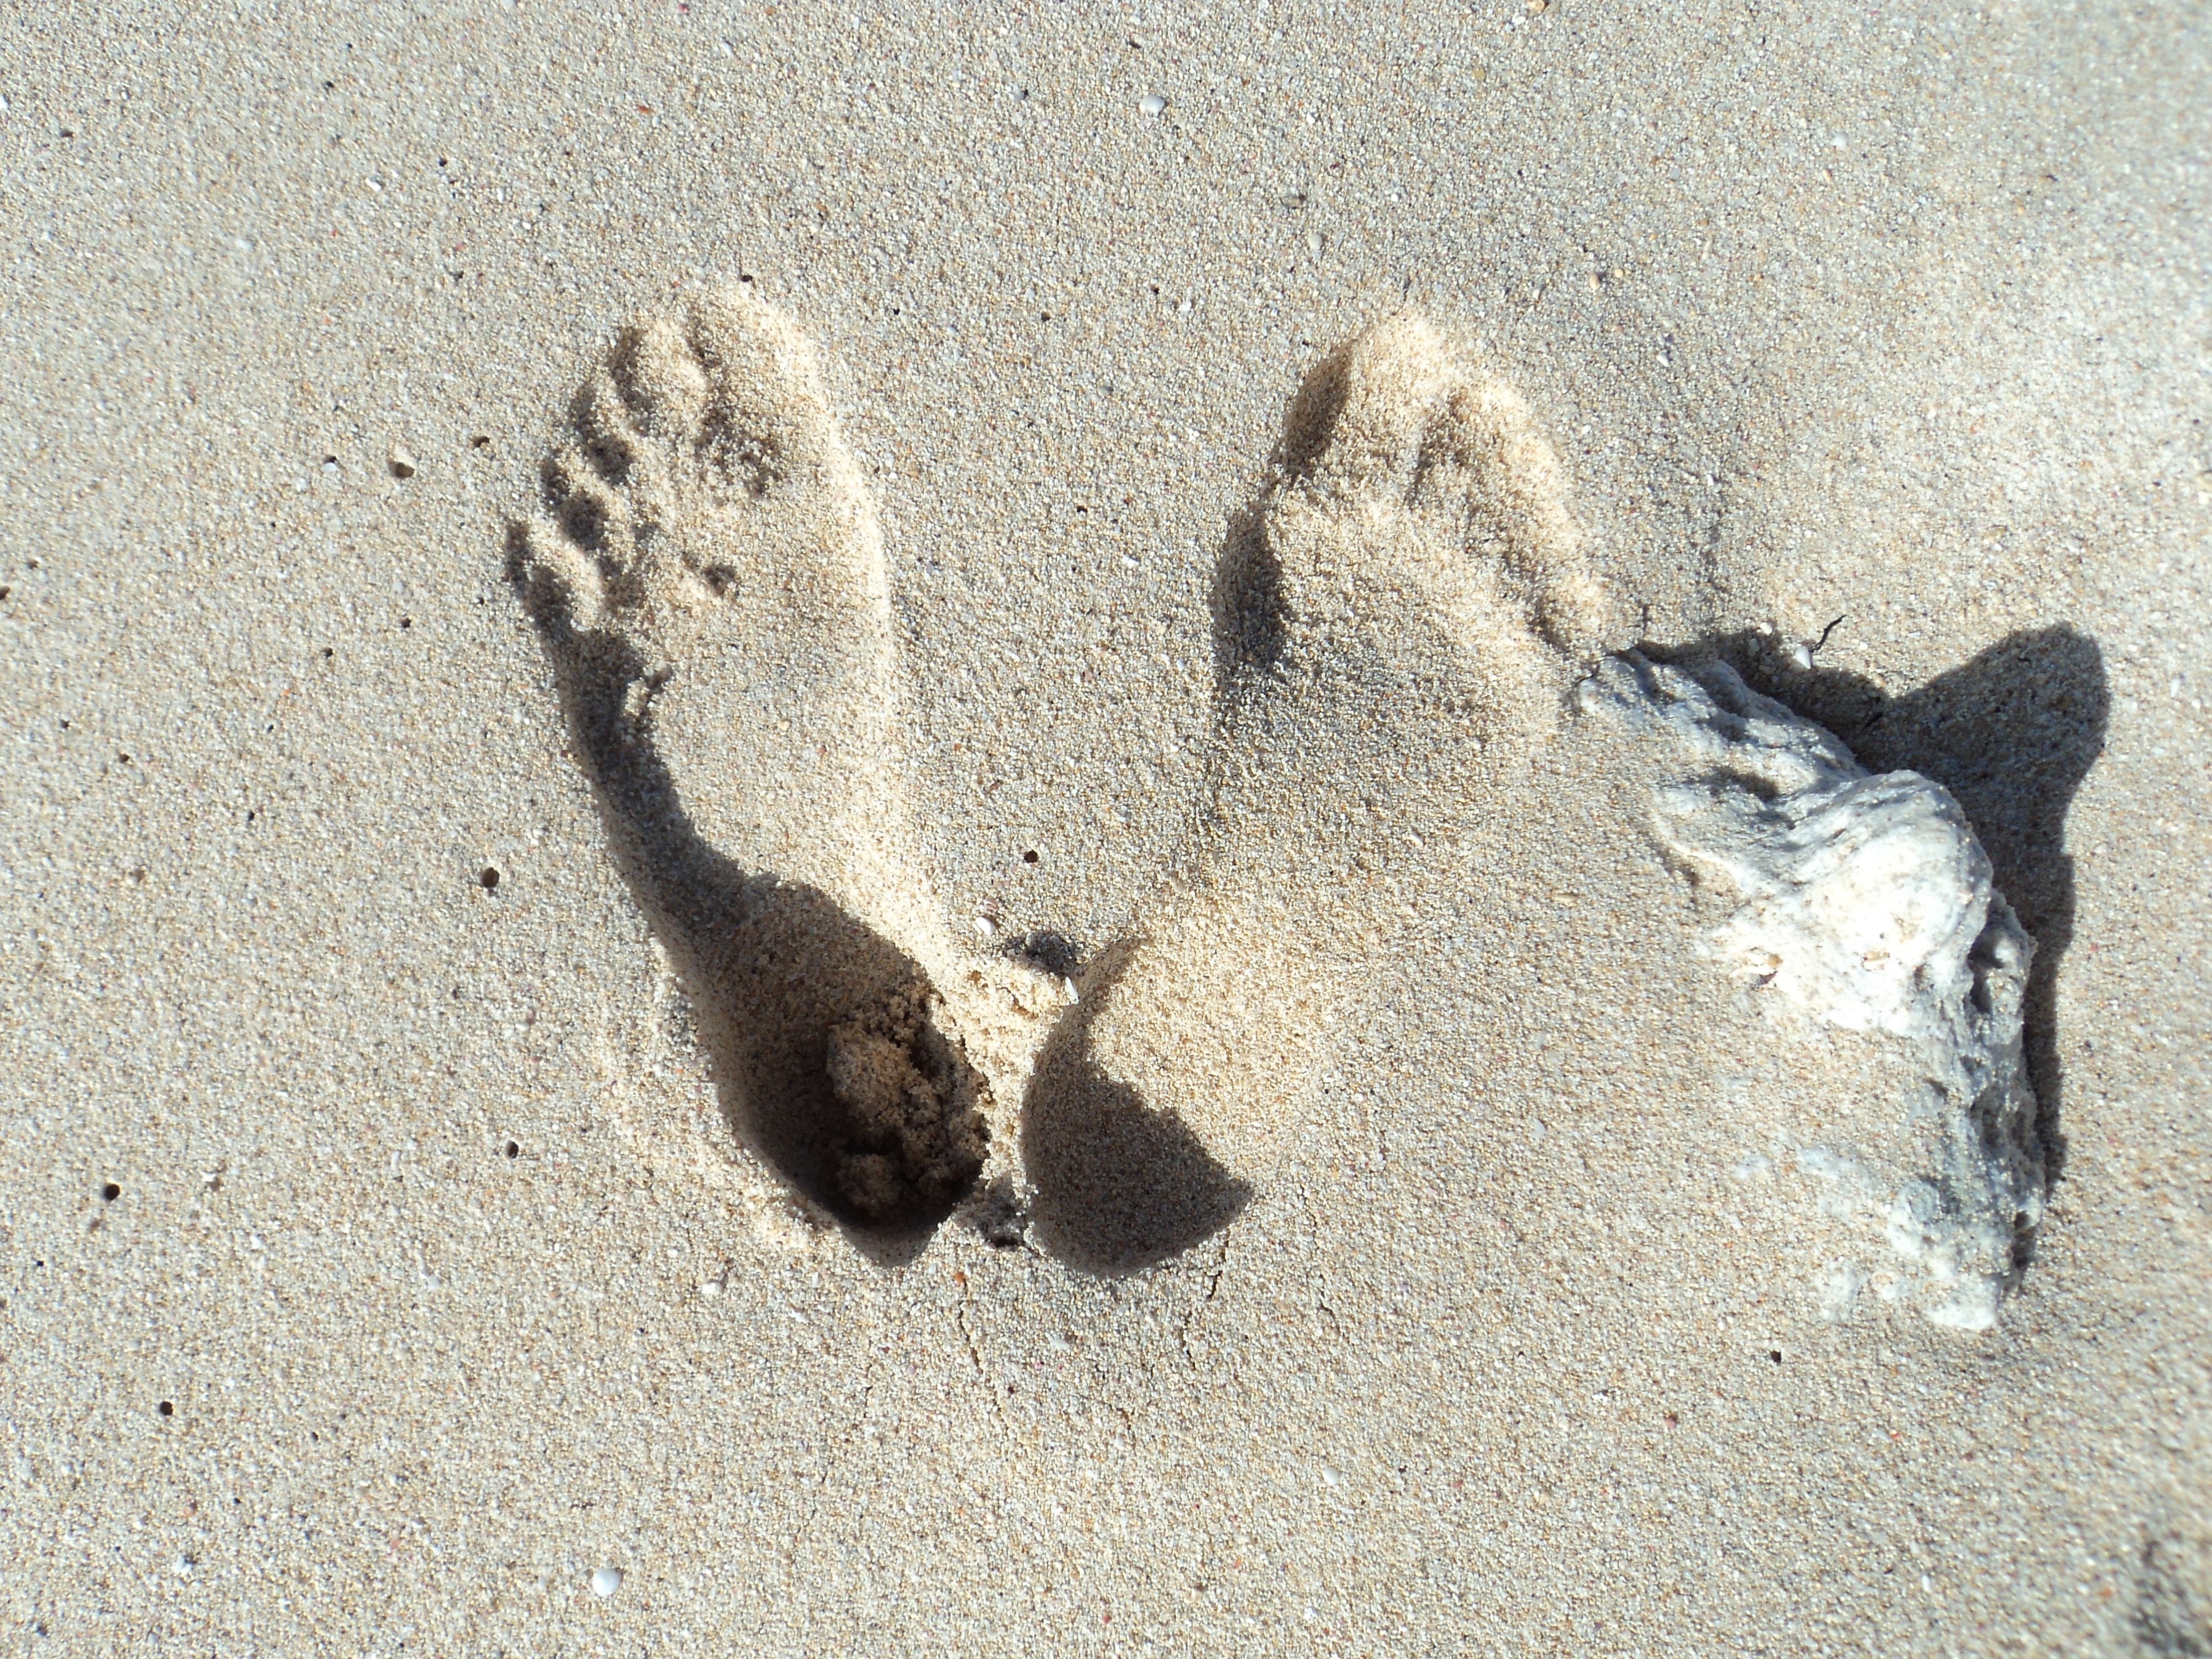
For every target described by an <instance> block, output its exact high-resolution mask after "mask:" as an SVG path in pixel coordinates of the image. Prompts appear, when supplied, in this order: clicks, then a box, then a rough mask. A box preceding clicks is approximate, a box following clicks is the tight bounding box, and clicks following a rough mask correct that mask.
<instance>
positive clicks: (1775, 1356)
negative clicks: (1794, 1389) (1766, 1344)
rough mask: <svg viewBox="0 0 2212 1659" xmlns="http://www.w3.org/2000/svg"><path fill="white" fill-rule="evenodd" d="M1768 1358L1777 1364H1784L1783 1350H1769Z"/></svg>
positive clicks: (1767, 1352)
mask: <svg viewBox="0 0 2212 1659" xmlns="http://www.w3.org/2000/svg"><path fill="white" fill-rule="evenodd" d="M1766 1357H1767V1358H1769V1359H1771V1360H1772V1361H1773V1362H1774V1363H1775V1364H1778V1365H1779V1364H1781V1363H1782V1350H1781V1349H1779V1348H1769V1349H1768V1350H1767V1351H1766Z"/></svg>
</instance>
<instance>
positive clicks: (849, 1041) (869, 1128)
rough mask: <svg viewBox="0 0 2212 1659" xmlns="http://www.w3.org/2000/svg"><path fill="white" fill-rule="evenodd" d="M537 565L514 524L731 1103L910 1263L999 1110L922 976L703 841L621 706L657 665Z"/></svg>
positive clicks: (786, 1158) (616, 835) (525, 571)
mask: <svg viewBox="0 0 2212 1659" xmlns="http://www.w3.org/2000/svg"><path fill="white" fill-rule="evenodd" d="M529 570H530V567H529V562H528V559H527V557H526V550H525V548H524V546H523V545H522V543H521V539H520V532H516V534H515V536H514V537H513V538H512V539H511V542H510V545H509V549H508V572H509V575H510V577H511V579H512V580H514V581H515V583H516V585H517V586H518V587H519V588H520V591H521V593H522V597H523V601H524V605H525V606H526V609H527V611H529V614H530V616H531V617H532V621H533V622H535V623H537V625H538V629H539V631H540V633H541V634H542V635H544V639H545V641H546V644H547V646H548V647H549V654H550V657H551V659H552V662H553V665H554V670H555V673H556V678H557V680H558V683H559V689H560V695H561V701H562V708H563V711H564V712H565V714H567V716H568V726H569V730H570V732H572V734H573V735H574V739H575V742H576V744H577V746H578V750H579V752H580V754H581V755H582V756H583V757H584V760H585V763H586V771H587V772H588V774H589V775H590V776H591V779H592V782H593V784H594V786H595V793H596V794H597V798H598V800H599V807H600V811H601V815H602V817H604V819H605V823H606V826H607V832H608V839H609V842H610V844H611V852H612V854H613V856H614V860H615V863H616V866H617V869H618V870H619V871H620V872H621V873H622V876H623V879H624V881H625V882H626V883H627V884H628V885H629V889H630V890H631V892H632V893H633V894H634V895H635V896H636V898H637V900H638V902H639V903H640V904H641V906H642V908H644V910H645V912H646V914H647V917H648V919H649V920H650V921H651V922H652V925H653V931H654V933H655V935H656V936H657V937H658V938H659V939H660V941H661V943H662V945H663V946H664V947H665V949H666V950H667V951H668V952H669V955H670V957H671V960H672V963H673V965H674V966H675V968H676V969H677V971H678V974H679V975H681V977H682V979H683V982H684V986H685V987H686V988H687V990H688V991H689V993H690V998H691V1001H692V1006H693V1010H694V1014H695V1018H696V1024H697V1028H698V1036H699V1040H700V1042H701V1044H702V1046H703V1047H704V1048H706V1050H707V1052H708V1055H709V1056H710V1058H711V1060H712V1061H713V1072H714V1079H715V1083H716V1087H717V1089H718V1091H719V1092H720V1100H721V1105H722V1109H723V1111H724V1113H725V1114H726V1115H727V1117H728V1118H729V1120H730V1121H731V1124H732V1127H733V1128H734V1129H735V1131H736V1132H737V1133H738V1136H739V1138H740V1139H742V1140H744V1143H745V1144H746V1145H747V1146H750V1147H751V1148H752V1149H753V1150H754V1151H755V1152H757V1153H758V1154H759V1155H760V1156H761V1157H762V1158H764V1159H766V1160H767V1161H768V1162H769V1164H771V1165H773V1166H774V1167H775V1169H776V1170H779V1171H780V1172H781V1174H782V1175H783V1176H785V1178H786V1179H787V1180H788V1181H789V1182H791V1184H792V1185H793V1187H794V1188H797V1189H798V1190H799V1192H800V1193H802V1194H805V1196H806V1197H807V1198H809V1199H811V1200H813V1201H814V1202H815V1203H816V1204H817V1205H819V1206H821V1207H822V1208H823V1209H824V1210H826V1211H827V1212H829V1214H831V1215H833V1216H835V1217H836V1218H837V1219H838V1220H839V1222H841V1223H842V1224H843V1225H844V1226H845V1227H846V1228H847V1230H848V1233H849V1234H850V1235H851V1237H853V1239H854V1243H855V1244H856V1245H857V1246H858V1247H859V1248H860V1249H862V1250H863V1251H864V1252H865V1253H866V1254H867V1255H869V1256H870V1257H871V1258H872V1259H873V1260H875V1261H878V1262H879V1263H881V1264H883V1265H886V1266H889V1265H896V1263H899V1262H902V1261H908V1260H910V1259H912V1257H913V1256H914V1255H915V1254H917V1253H918V1252H919V1250H920V1249H921V1246H922V1244H923V1243H926V1242H927V1239H928V1237H929V1236H930V1234H931V1233H932V1232H933V1231H934V1230H935V1228H936V1227H937V1225H939V1223H941V1222H942V1221H943V1220H944V1219H945V1218H946V1216H948V1215H949V1214H950V1213H951V1212H952V1210H953V1209H954V1208H955V1207H956V1206H958V1205H959V1203H960V1202H961V1201H962V1200H963V1199H964V1198H966V1197H967V1195H968V1194H969V1191H970V1189H971V1188H973V1187H974V1186H975V1181H976V1178H977V1176H979V1175H980V1174H981V1169H982V1163H983V1142H984V1133H985V1131H984V1119H983V1114H982V1110H981V1108H982V1106H983V1105H984V1104H985V1103H987V1095H986V1094H985V1092H984V1091H985V1090H986V1088H987V1085H985V1084H984V1083H983V1081H982V1079H981V1075H980V1074H979V1073H975V1070H974V1069H973V1068H972V1067H971V1066H969V1065H968V1063H967V1061H966V1060H965V1057H964V1055H963V1054H962V1053H961V1052H960V1051H959V1048H958V1045H957V1043H955V1042H951V1040H950V1039H948V1038H946V1037H945V1036H943V1035H942V1034H940V1033H939V1032H938V1030H936V1028H935V1025H934V1023H933V1019H932V1018H931V1016H930V1012H929V1009H928V1000H927V990H928V981H927V977H926V976H925V975H924V974H923V972H922V970H921V968H920V966H919V965H918V964H916V963H915V962H914V960H913V959H912V958H911V957H908V955H907V954H906V953H905V952H904V951H901V950H900V949H898V947H897V946H896V945H893V944H891V943H890V941H889V940H888V939H884V937H883V936H882V935H880V934H878V933H876V932H875V931H874V930H872V928H870V927H867V926H866V924H864V923H862V922H861V921H858V920H857V919H855V918H854V916H852V915H849V914H848V913H847V912H846V911H845V910H844V909H843V908H842V907H841V906H839V905H838V904H837V903H836V902H835V901H834V900H832V899H830V898H829V896H827V895H826V894H824V893H823V892H821V891H819V890H817V889H816V888H813V887H811V886H808V885H805V884H799V883H793V882H785V881H781V880H779V879H777V878H776V877H775V874H774V873H773V872H768V871H763V870H751V871H748V870H745V869H744V868H741V867H740V866H738V864H737V863H736V862H735V861H733V860H731V859H730V858H728V857H727V856H726V855H725V854H722V853H720V852H719V851H718V850H716V849H715V848H714V847H712V846H710V845H708V842H706V841H705V840H704V839H703V838H702V836H700V835H699V834H698V832H697V830H696V829H695V828H694V826H693V824H692V822H691V820H690V817H689V816H688V815H687V814H686V812H685V811H684V805H683V803H682V801H681V800H680V799H678V792H677V789H676V786H675V783H674V781H673V779H672V778H671V775H670V772H669V769H668V768H667V766H666V765H665V763H664V762H663V761H662V759H661V758H660V757H659V755H658V754H657V753H656V752H655V750H653V745H652V743H651V741H650V737H649V731H650V728H649V726H643V725H641V722H640V721H639V720H637V719H636V718H635V716H634V715H633V714H631V713H630V712H629V710H628V708H626V701H627V700H628V699H629V697H630V696H631V694H632V691H633V688H635V687H636V686H637V685H639V684H641V682H642V680H643V678H644V675H645V672H646V665H644V664H643V663H641V662H640V661H639V660H638V659H636V657H635V654H634V653H631V652H630V651H629V649H628V648H627V647H623V646H622V645H620V644H619V643H617V641H615V640H614V639H612V638H611V636H610V635H605V634H589V635H587V634H584V633H580V632H579V631H577V630H576V629H574V628H573V627H572V626H571V624H570V622H569V618H568V612H567V609H566V605H565V602H564V599H563V598H562V594H561V593H560V592H559V591H558V590H557V588H556V587H555V586H552V585H550V584H546V583H533V582H532V580H531V578H530V574H529Z"/></svg>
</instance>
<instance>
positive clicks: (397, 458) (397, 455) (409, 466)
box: [391, 443, 415, 478]
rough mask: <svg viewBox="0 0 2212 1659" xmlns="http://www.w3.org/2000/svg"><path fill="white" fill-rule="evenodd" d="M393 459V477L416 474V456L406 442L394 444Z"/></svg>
mask: <svg viewBox="0 0 2212 1659" xmlns="http://www.w3.org/2000/svg"><path fill="white" fill-rule="evenodd" d="M391 460H392V477H395V478H411V477H414V476H415V456H414V453H413V452H411V451H410V450H409V448H408V447H407V446H406V445H405V444H400V443H395V444H393V445H392V455H391Z"/></svg>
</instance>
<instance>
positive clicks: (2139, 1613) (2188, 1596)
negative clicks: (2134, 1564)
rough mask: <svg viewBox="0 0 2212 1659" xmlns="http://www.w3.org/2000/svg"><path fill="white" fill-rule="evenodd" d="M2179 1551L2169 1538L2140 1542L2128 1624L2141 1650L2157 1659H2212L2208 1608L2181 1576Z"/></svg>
mask: <svg viewBox="0 0 2212 1659" xmlns="http://www.w3.org/2000/svg"><path fill="white" fill-rule="evenodd" d="M2181 1548H2182V1546H2181V1540H2180V1538H2179V1536H2178V1535H2176V1534H2172V1533H2168V1534H2163V1535H2161V1534H2157V1533H2153V1534H2150V1535H2148V1537H2146V1538H2145V1539H2144V1540H2143V1547H2142V1557H2141V1563H2142V1565H2141V1571H2139V1572H2138V1573H2137V1575H2136V1605H2135V1610H2134V1615H2133V1617H2132V1618H2131V1619H2130V1620H2129V1622H2130V1624H2131V1625H2133V1626H2135V1634H2136V1642H2137V1643H2138V1644H2140V1645H2141V1647H2142V1650H2143V1651H2144V1652H2145V1653H2148V1654H2154V1655H2155V1656H2157V1659H2212V1606H2208V1605H2207V1604H2206V1603H2205V1602H2203V1601H2200V1600H2199V1599H2198V1598H2197V1595H2195V1594H2194V1593H2193V1592H2192V1591H2191V1588H2190V1585H2189V1583H2188V1581H2187V1579H2186V1578H2185V1577H2184V1576H2183V1572H2182V1567H2181Z"/></svg>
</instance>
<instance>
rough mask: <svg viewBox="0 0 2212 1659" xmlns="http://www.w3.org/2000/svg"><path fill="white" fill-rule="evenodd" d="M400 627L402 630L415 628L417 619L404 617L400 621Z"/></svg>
mask: <svg viewBox="0 0 2212 1659" xmlns="http://www.w3.org/2000/svg"><path fill="white" fill-rule="evenodd" d="M399 625H400V626H401V627H402V628H412V627H414V626H415V618H414V617H401V618H400V619H399Z"/></svg>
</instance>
